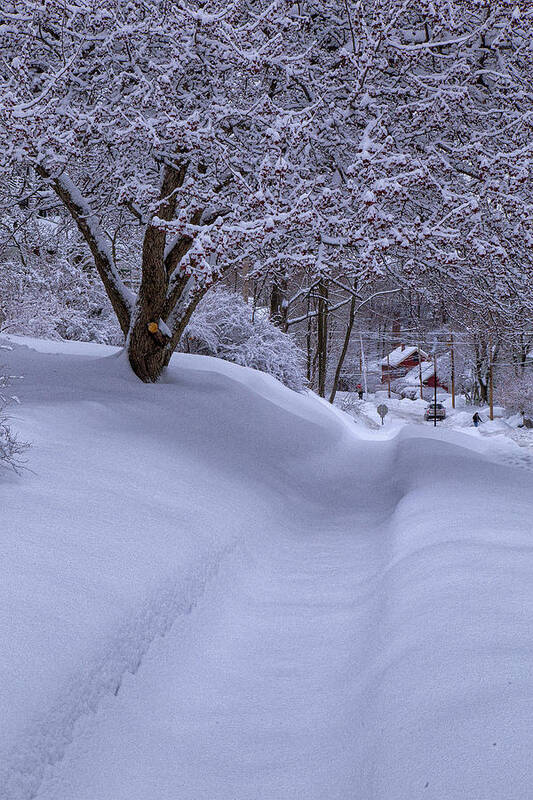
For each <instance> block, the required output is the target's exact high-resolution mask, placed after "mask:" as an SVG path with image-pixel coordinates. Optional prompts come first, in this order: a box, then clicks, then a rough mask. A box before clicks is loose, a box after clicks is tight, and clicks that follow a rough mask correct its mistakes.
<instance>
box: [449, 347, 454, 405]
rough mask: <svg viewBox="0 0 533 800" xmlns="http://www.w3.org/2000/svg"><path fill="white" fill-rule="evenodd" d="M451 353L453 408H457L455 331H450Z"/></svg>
mask: <svg viewBox="0 0 533 800" xmlns="http://www.w3.org/2000/svg"><path fill="white" fill-rule="evenodd" d="M450 348H451V350H450V355H451V367H452V408H455V358H454V352H453V333H450Z"/></svg>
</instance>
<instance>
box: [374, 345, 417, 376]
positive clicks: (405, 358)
mask: <svg viewBox="0 0 533 800" xmlns="http://www.w3.org/2000/svg"><path fill="white" fill-rule="evenodd" d="M427 359H428V354H427V353H425V352H424V351H423V350H421V349H420V348H419V347H417V346H416V345H405V344H401V345H400V346H399V347H397V348H396V349H395V350H393V351H392V353H389V355H388V356H385V358H382V359H381V382H382V383H388V381H389V376H390V380H391V381H393V380H395V379H396V378H403V376H404V375H407V373H408V372H409V371H410V370H412V369H413V368H414V367H418V364H419V362H420V361H422V362H424V361H427Z"/></svg>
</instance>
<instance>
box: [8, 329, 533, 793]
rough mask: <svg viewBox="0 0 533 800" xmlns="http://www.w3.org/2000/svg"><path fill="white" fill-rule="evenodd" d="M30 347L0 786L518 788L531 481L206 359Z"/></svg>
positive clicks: (525, 770)
mask: <svg viewBox="0 0 533 800" xmlns="http://www.w3.org/2000/svg"><path fill="white" fill-rule="evenodd" d="M26 345H28V346H25V345H24V344H21V343H20V340H19V341H14V342H13V347H14V349H13V351H12V352H11V353H8V352H6V353H5V356H6V358H5V359H4V360H5V361H6V362H9V364H10V366H11V365H12V366H13V370H15V369H16V373H17V374H23V375H24V376H25V378H24V381H23V383H22V384H21V386H20V388H19V389H18V390H17V394H18V395H19V396H20V398H21V401H22V405H21V406H20V408H19V410H18V420H17V421H16V424H17V425H18V427H19V429H20V431H21V434H22V435H23V437H24V438H25V439H28V440H31V441H32V442H33V449H32V453H31V464H30V466H31V468H32V470H33V471H32V472H31V473H27V474H26V475H25V476H24V478H23V479H20V478H17V477H16V476H14V475H13V476H12V475H8V474H7V473H6V474H2V476H1V478H0V503H1V506H0V507H1V519H2V527H3V536H2V573H3V574H2V582H1V584H0V608H1V609H2V611H1V612H0V631H1V636H2V643H3V647H2V651H1V652H2V655H1V656H0V709H1V719H2V723H1V733H0V764H1V766H0V797H2V800H4V798H5V800H27V799H28V798H32V797H38V798H40V799H41V800H72V798H76V800H109V798H110V797H112V798H113V800H122V798H124V800H126V798H127V800H137V798H138V799H139V800H141V798H143V800H145V798H146V797H148V796H150V797H154V798H155V797H157V798H166V797H169V798H170V797H172V798H183V800H185V799H187V800H190V798H194V800H200V799H202V800H208V798H209V800H230V799H231V800H251V799H252V798H254V799H255V798H257V799H258V800H259V798H261V800H289V798H290V799H291V800H294V798H297V797H306V798H311V799H314V798H316V800H319V798H320V800H323V798H324V797H328V800H335V799H337V800H348V798H351V797H354V796H360V797H364V798H365V800H373V799H374V798H375V799H376V800H412V799H413V798H417V797H421V798H432V799H433V800H442V799H443V798H444V797H445V798H447V800H448V799H449V800H459V798H466V797H468V798H483V800H516V798H522V797H526V796H527V795H528V792H529V787H530V786H531V783H532V778H533V775H532V771H533V770H532V768H531V766H530V761H529V753H530V749H531V745H532V744H533V742H532V737H531V730H530V723H529V720H530V719H531V713H532V709H531V705H530V703H529V701H528V697H529V696H530V689H531V677H530V669H529V665H530V661H531V649H532V648H531V644H530V636H529V627H530V620H529V617H530V608H531V601H532V595H533V589H532V588H531V587H532V586H533V582H532V577H533V575H532V573H533V566H532V562H531V548H532V544H533V543H532V537H531V529H530V523H529V519H530V518H531V511H532V505H533V501H532V500H531V497H532V493H531V488H532V478H531V475H530V474H528V473H524V472H521V471H519V470H518V469H512V468H509V467H505V466H502V465H498V464H494V463H490V462H489V461H488V460H486V459H484V458H483V457H482V456H480V455H479V454H476V453H475V452H473V451H472V450H471V449H470V447H469V445H470V438H469V437H466V436H461V435H460V434H456V433H454V434H450V436H449V440H447V438H446V433H445V432H440V434H439V440H434V439H432V438H431V436H430V435H429V434H428V432H426V433H425V434H424V435H418V432H417V431H416V429H415V428H412V427H410V426H407V427H405V428H403V429H402V430H401V432H400V433H399V434H398V435H396V436H393V437H389V436H388V435H387V433H382V432H381V431H378V432H376V433H375V434H374V433H370V432H369V431H368V430H366V431H363V430H362V429H360V428H358V426H357V425H355V424H354V423H353V422H352V420H351V419H349V418H348V417H347V416H346V415H343V414H342V413H341V412H338V411H336V410H335V409H332V408H330V407H329V406H328V405H327V404H325V403H322V402H321V401H319V400H318V399H317V398H315V397H314V396H312V395H310V394H307V395H297V394H295V393H293V392H291V391H289V390H288V389H285V388H284V387H283V386H281V385H280V384H279V383H277V382H276V381H275V380H274V379H272V378H269V377H267V376H263V375H261V374H260V373H256V372H254V371H252V370H248V369H245V368H241V367H238V366H236V365H232V364H229V363H225V362H221V361H217V360H215V359H210V358H207V357H201V356H187V355H177V356H175V357H174V358H173V361H172V365H171V368H170V370H169V372H168V375H167V376H166V378H165V381H164V382H162V383H160V384H158V385H157V386H150V385H145V384H141V383H140V382H138V381H137V380H136V379H135V378H133V377H132V376H131V373H130V372H129V370H128V367H127V364H126V362H125V360H124V358H123V357H122V355H121V354H120V352H118V351H113V350H112V349H106V348H101V347H97V346H95V345H90V346H87V347H84V346H81V345H59V346H58V345H57V344H56V343H53V344H46V343H44V344H43V343H36V342H31V341H30V342H26ZM38 350H41V351H44V352H38ZM46 351H49V352H46Z"/></svg>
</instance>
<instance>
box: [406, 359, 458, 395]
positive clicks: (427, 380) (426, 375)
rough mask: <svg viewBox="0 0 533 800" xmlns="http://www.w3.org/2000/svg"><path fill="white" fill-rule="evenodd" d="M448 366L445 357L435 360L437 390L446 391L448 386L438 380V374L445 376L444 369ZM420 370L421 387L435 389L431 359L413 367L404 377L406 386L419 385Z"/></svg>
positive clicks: (433, 365)
mask: <svg viewBox="0 0 533 800" xmlns="http://www.w3.org/2000/svg"><path fill="white" fill-rule="evenodd" d="M448 366H449V360H448V358H447V357H446V356H444V358H439V359H437V388H440V389H444V391H445V392H447V391H448V386H447V385H446V383H444V382H443V381H442V380H441V378H439V372H440V373H441V374H445V370H446V367H448ZM420 370H421V371H422V386H427V387H429V388H431V389H434V388H435V363H434V361H433V359H432V358H430V359H429V360H428V361H422V363H421V365H420V366H416V367H414V368H413V369H412V370H410V371H409V372H408V373H407V375H406V376H405V382H406V383H407V384H412V385H413V386H414V385H417V386H418V385H420Z"/></svg>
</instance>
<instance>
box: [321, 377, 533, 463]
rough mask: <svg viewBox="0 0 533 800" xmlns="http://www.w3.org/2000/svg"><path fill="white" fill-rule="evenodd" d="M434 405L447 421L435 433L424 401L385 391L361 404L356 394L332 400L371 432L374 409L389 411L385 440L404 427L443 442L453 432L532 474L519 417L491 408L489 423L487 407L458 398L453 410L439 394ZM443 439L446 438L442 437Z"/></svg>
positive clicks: (530, 441)
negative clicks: (421, 430) (383, 407)
mask: <svg viewBox="0 0 533 800" xmlns="http://www.w3.org/2000/svg"><path fill="white" fill-rule="evenodd" d="M437 401H438V402H439V403H442V404H443V405H444V407H445V409H446V418H445V419H444V420H438V421H437V426H436V428H437V429H436V430H435V428H434V425H433V421H431V422H427V421H426V420H425V419H424V411H425V410H426V408H427V406H428V401H427V400H420V399H417V400H409V399H407V398H399V397H397V396H392V397H390V398H389V397H388V392H387V391H386V390H385V391H377V392H373V393H370V394H367V395H366V396H365V398H364V400H359V398H358V395H357V393H355V392H353V393H352V392H338V393H337V396H336V398H335V403H336V405H337V407H338V408H341V409H343V410H344V411H345V412H346V413H347V414H349V415H350V416H351V417H353V419H354V420H355V421H356V422H357V423H358V424H359V425H363V426H365V427H366V428H368V429H370V430H374V431H377V430H378V429H379V428H381V427H382V423H381V417H380V416H379V414H378V412H377V408H378V406H379V405H381V404H384V405H386V406H387V409H388V413H387V415H386V417H385V421H384V426H383V427H385V428H386V429H387V432H386V434H385V435H387V436H391V435H396V434H397V433H398V431H399V430H400V428H402V427H403V426H405V425H421V426H423V427H424V428H425V429H426V430H427V435H428V436H433V437H436V438H439V439H440V438H442V437H441V431H445V432H446V433H448V434H449V433H450V432H451V431H456V432H458V433H461V434H466V435H467V436H470V437H472V441H471V442H470V447H471V448H472V449H474V450H475V451H476V452H479V453H483V454H484V455H485V456H487V457H488V458H492V459H494V460H496V461H499V462H502V463H506V464H512V465H516V466H520V467H524V468H525V469H531V470H533V430H532V429H528V428H524V427H522V416H521V415H520V414H513V413H510V412H508V411H506V409H505V408H503V407H502V406H494V409H493V412H494V419H493V420H491V419H490V416H489V413H490V412H489V408H488V406H483V407H481V408H480V407H478V406H472V405H468V404H467V403H466V402H465V399H464V397H462V396H461V395H458V396H457V397H456V401H455V408H453V405H452V398H451V395H449V394H445V393H443V392H442V391H441V390H439V394H438V397H437ZM475 411H477V412H478V413H479V414H480V416H481V420H482V422H481V424H480V425H479V426H478V427H477V428H476V427H475V426H474V424H473V421H472V417H473V414H474V412H475ZM383 433H384V431H383ZM424 435H426V434H424ZM445 438H449V437H446V434H445Z"/></svg>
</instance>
